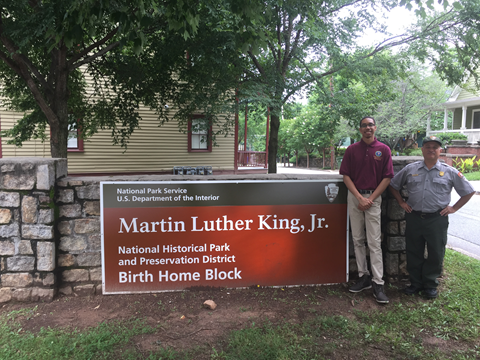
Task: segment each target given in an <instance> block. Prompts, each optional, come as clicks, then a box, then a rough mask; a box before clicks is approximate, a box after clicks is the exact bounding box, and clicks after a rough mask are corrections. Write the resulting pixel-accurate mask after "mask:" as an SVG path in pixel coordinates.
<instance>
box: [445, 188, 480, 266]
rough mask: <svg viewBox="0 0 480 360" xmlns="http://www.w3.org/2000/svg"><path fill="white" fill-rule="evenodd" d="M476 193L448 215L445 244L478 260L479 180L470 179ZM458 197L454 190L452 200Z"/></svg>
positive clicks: (479, 248)
mask: <svg viewBox="0 0 480 360" xmlns="http://www.w3.org/2000/svg"><path fill="white" fill-rule="evenodd" d="M471 183H472V184H473V186H474V188H475V190H477V194H476V195H473V197H472V199H470V201H469V202H468V203H466V204H465V206H464V207H462V208H461V209H460V210H459V211H457V212H456V213H455V214H452V215H449V218H450V219H449V222H450V224H449V226H448V243H447V246H448V247H451V248H453V249H455V250H457V251H460V252H462V253H464V254H466V255H468V256H471V257H473V258H475V259H478V260H480V181H471ZM459 198H460V197H459V196H458V194H457V193H456V191H455V190H454V191H453V192H452V202H451V203H450V205H453V204H455V202H456V201H457V200H458V199H459Z"/></svg>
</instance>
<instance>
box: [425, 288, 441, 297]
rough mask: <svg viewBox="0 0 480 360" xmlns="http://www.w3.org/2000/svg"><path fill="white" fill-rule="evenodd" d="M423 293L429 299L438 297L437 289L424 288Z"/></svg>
mask: <svg viewBox="0 0 480 360" xmlns="http://www.w3.org/2000/svg"><path fill="white" fill-rule="evenodd" d="M422 294H423V295H424V296H425V297H426V298H427V299H435V298H436V297H438V291H437V289H423V292H422Z"/></svg>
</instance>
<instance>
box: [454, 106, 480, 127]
mask: <svg viewBox="0 0 480 360" xmlns="http://www.w3.org/2000/svg"><path fill="white" fill-rule="evenodd" d="M474 110H480V105H477V106H471V107H468V108H467V118H466V121H465V127H466V128H467V129H471V128H472V121H473V111H474ZM461 127H462V108H456V109H455V111H454V118H453V129H460V128H461Z"/></svg>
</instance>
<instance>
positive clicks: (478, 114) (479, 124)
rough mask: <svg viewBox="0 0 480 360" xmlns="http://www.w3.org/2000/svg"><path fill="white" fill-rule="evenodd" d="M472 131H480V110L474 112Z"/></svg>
mask: <svg viewBox="0 0 480 360" xmlns="http://www.w3.org/2000/svg"><path fill="white" fill-rule="evenodd" d="M472 129H480V110H474V111H473V119H472Z"/></svg>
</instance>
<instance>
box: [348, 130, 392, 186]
mask: <svg viewBox="0 0 480 360" xmlns="http://www.w3.org/2000/svg"><path fill="white" fill-rule="evenodd" d="M340 174H341V175H347V176H349V177H350V179H352V181H353V183H354V184H355V187H356V188H357V189H359V190H375V189H376V188H377V186H378V185H379V184H380V182H381V181H382V180H383V179H385V178H390V179H391V178H393V175H394V174H393V165H392V155H391V151H390V148H389V147H388V146H387V145H385V144H384V143H381V142H380V141H378V140H377V138H375V140H373V142H372V143H371V144H370V145H367V143H366V142H365V141H363V140H360V141H359V142H356V143H355V144H352V145H350V146H349V147H348V148H347V150H346V151H345V156H344V157H343V160H342V165H341V166H340Z"/></svg>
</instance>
